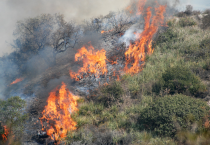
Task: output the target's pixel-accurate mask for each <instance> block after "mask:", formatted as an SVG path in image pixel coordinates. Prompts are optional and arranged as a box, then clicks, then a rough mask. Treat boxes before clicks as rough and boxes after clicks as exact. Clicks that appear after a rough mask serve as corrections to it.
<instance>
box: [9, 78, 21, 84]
mask: <svg viewBox="0 0 210 145" xmlns="http://www.w3.org/2000/svg"><path fill="white" fill-rule="evenodd" d="M23 80H24V78H17V79H16V80H15V81H13V82H12V83H11V84H10V85H13V84H16V83H19V82H21V81H23Z"/></svg>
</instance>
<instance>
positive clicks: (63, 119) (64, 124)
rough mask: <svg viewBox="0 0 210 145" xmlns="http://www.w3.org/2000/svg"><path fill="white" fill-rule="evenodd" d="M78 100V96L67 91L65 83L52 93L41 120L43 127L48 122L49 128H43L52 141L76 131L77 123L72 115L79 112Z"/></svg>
mask: <svg viewBox="0 0 210 145" xmlns="http://www.w3.org/2000/svg"><path fill="white" fill-rule="evenodd" d="M77 99H78V97H77V96H75V95H73V94H72V93H71V92H70V91H69V90H68V89H66V85H65V83H63V82H62V85H61V87H60V89H58V88H56V89H55V90H53V91H52V92H50V94H49V97H48V99H47V105H46V106H45V108H44V110H43V112H42V115H43V116H42V117H41V118H39V119H40V121H41V124H42V126H43V122H45V121H46V122H47V126H46V127H44V126H43V128H42V130H45V129H46V131H47V135H49V136H51V139H54V140H58V138H59V137H61V138H64V137H66V134H67V132H68V131H69V130H75V129H76V125H77V123H76V122H75V121H73V119H72V118H71V113H73V112H76V111H78V109H77V102H76V100H77Z"/></svg>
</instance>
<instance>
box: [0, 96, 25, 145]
mask: <svg viewBox="0 0 210 145" xmlns="http://www.w3.org/2000/svg"><path fill="white" fill-rule="evenodd" d="M25 103H26V102H25V101H24V100H22V99H21V98H20V97H18V96H15V97H11V98H9V99H7V100H6V101H2V100H0V120H1V128H2V126H6V128H7V130H8V135H7V142H8V144H11V143H13V142H16V143H17V142H18V141H20V139H21V135H22V133H23V125H24V121H26V120H27V117H28V115H27V114H26V113H24V106H25ZM4 133H5V130H4V129H3V130H2V129H1V134H4ZM0 142H1V143H4V142H5V141H2V140H1V141H0Z"/></svg>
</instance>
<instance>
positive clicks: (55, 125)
mask: <svg viewBox="0 0 210 145" xmlns="http://www.w3.org/2000/svg"><path fill="white" fill-rule="evenodd" d="M148 5H152V4H150V3H149V4H148V3H146V4H145V8H144V5H143V4H142V5H141V7H142V10H140V9H137V8H135V4H132V5H130V7H127V8H126V9H125V10H124V11H121V12H116V13H114V12H111V13H110V14H108V15H106V16H100V17H98V18H94V19H92V20H90V21H86V22H85V24H83V25H81V26H77V25H76V24H73V23H66V22H64V20H63V16H62V15H55V16H52V15H41V16H38V17H36V18H34V19H33V18H32V19H27V20H24V21H20V22H19V23H18V24H19V25H18V29H17V31H16V33H17V34H20V36H19V37H18V39H17V40H16V41H15V46H16V47H18V48H19V49H20V50H18V51H16V52H14V53H12V54H10V55H9V56H5V57H2V58H1V60H0V62H1V63H0V64H1V66H2V68H3V69H4V75H3V77H4V83H5V84H7V86H4V87H2V88H1V89H0V90H1V95H2V96H20V97H11V98H10V97H6V98H9V99H4V100H3V99H2V100H0V107H1V110H0V111H1V115H0V120H1V122H0V133H1V138H0V141H1V143H2V144H10V143H13V144H21V143H22V144H23V143H25V144H33V145H35V144H71V145H112V144H113V145H115V144H116V145H119V144H120V145H128V144H131V145H136V144H143V145H157V144H160V145H162V144H163V145H172V144H174V145H175V144H183V145H197V144H203V145H205V144H210V140H209V136H210V118H209V117H210V116H209V111H210V106H209V105H210V92H209V88H210V11H209V10H206V11H204V12H199V11H192V9H191V7H190V6H187V9H186V11H184V12H176V13H175V14H173V15H171V16H168V17H167V16H165V13H167V12H168V13H169V12H170V13H172V12H175V10H174V9H173V8H170V7H166V5H157V6H156V7H151V8H149V7H148ZM131 8H132V9H131ZM143 8H144V9H143ZM131 10H132V11H136V12H138V13H140V12H141V13H143V14H142V15H141V14H140V15H136V13H133V12H132V13H131ZM26 26H28V27H26ZM57 27H58V28H59V29H56V28H57ZM28 29H30V32H28ZM32 32H33V33H32ZM35 38H36V39H35ZM8 66H10V67H8ZM5 72H6V73H5ZM0 74H3V73H0ZM16 78H18V79H16ZM15 79H16V80H15ZM14 80H15V81H14ZM13 81H14V82H13ZM2 90H3V91H2Z"/></svg>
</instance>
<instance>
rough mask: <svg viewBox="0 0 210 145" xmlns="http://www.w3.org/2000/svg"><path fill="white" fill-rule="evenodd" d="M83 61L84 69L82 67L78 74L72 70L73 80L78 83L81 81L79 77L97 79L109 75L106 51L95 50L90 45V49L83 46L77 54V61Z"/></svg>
mask: <svg viewBox="0 0 210 145" xmlns="http://www.w3.org/2000/svg"><path fill="white" fill-rule="evenodd" d="M79 60H82V61H83V67H81V68H80V69H79V70H78V72H77V73H75V72H72V71H71V70H70V72H69V73H70V76H71V78H72V79H73V78H74V79H75V80H76V81H78V80H79V78H78V77H81V78H82V77H83V74H88V75H92V74H94V75H95V76H96V77H99V76H100V75H103V74H106V73H107V67H106V51H105V50H104V49H101V50H97V51H96V50H94V47H93V46H92V45H91V44H90V46H89V47H88V49H87V48H86V47H85V46H83V47H82V48H81V49H79V50H78V53H76V54H75V61H79Z"/></svg>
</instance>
